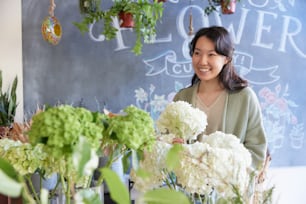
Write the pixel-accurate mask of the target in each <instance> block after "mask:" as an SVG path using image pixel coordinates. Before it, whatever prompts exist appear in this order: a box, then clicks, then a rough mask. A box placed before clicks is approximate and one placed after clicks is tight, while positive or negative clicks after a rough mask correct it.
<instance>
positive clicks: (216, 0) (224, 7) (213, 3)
mask: <svg viewBox="0 0 306 204" xmlns="http://www.w3.org/2000/svg"><path fill="white" fill-rule="evenodd" d="M236 2H240V0H208V6H207V7H205V9H204V12H205V14H206V15H209V14H211V13H212V12H213V11H217V7H218V6H221V12H222V14H233V13H235V9H236Z"/></svg>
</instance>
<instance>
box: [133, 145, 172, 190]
mask: <svg viewBox="0 0 306 204" xmlns="http://www.w3.org/2000/svg"><path fill="white" fill-rule="evenodd" d="M170 148H171V145H170V144H168V143H165V142H161V141H156V143H155V145H154V146H153V149H152V151H150V152H146V153H145V156H144V159H143V160H142V161H141V162H140V165H139V168H140V169H142V170H144V171H145V172H147V173H148V174H149V176H148V177H145V178H144V177H139V176H136V174H135V172H134V171H133V170H132V172H131V179H132V180H133V181H134V183H135V184H134V186H135V189H137V190H139V191H141V192H145V191H146V190H149V189H153V188H156V187H160V186H161V185H162V183H163V181H164V179H165V175H164V174H163V172H162V170H163V169H165V168H166V155H167V153H168V151H169V149H170Z"/></svg>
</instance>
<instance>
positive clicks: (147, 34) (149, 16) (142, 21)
mask: <svg viewBox="0 0 306 204" xmlns="http://www.w3.org/2000/svg"><path fill="white" fill-rule="evenodd" d="M163 9H164V8H163V3H161V2H158V1H157V0H155V1H154V2H152V3H151V2H150V1H149V0H137V1H133V0H115V1H114V4H113V6H112V7H111V8H110V9H108V10H105V11H102V10H99V9H98V10H97V11H95V12H88V13H86V14H84V15H83V20H82V21H81V22H75V23H73V24H74V25H75V26H76V27H77V28H78V29H79V30H80V31H81V33H85V32H88V26H89V25H90V24H92V23H94V22H99V21H102V22H103V25H104V30H103V32H102V34H103V35H104V36H105V38H106V39H107V40H111V39H113V38H115V37H116V33H117V31H118V29H117V28H116V27H114V25H113V19H114V18H118V14H119V13H120V12H121V11H125V12H128V13H131V14H132V15H133V18H134V23H135V28H134V31H135V33H136V41H135V45H134V47H133V50H132V51H133V52H134V53H135V54H136V55H139V54H141V53H142V43H150V42H152V39H154V38H155V35H156V24H157V22H158V21H159V20H160V19H161V17H162V14H163Z"/></svg>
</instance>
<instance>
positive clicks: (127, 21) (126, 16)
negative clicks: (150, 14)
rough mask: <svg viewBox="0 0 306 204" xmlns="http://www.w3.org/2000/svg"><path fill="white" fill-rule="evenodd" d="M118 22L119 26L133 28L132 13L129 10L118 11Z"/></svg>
mask: <svg viewBox="0 0 306 204" xmlns="http://www.w3.org/2000/svg"><path fill="white" fill-rule="evenodd" d="M119 24H120V27H121V28H134V19H133V14H132V13H129V12H124V11H120V13H119Z"/></svg>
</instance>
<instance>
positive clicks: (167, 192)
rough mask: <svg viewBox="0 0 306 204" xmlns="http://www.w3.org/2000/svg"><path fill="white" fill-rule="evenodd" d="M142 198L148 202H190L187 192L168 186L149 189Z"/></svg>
mask: <svg viewBox="0 0 306 204" xmlns="http://www.w3.org/2000/svg"><path fill="white" fill-rule="evenodd" d="M142 199H143V201H144V203H147V204H173V203H175V204H190V201H189V199H188V198H187V196H186V195H185V194H183V193H182V192H179V191H174V190H171V189H167V188H159V189H154V190H151V191H148V192H146V193H145V194H144V196H143V198H142Z"/></svg>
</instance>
